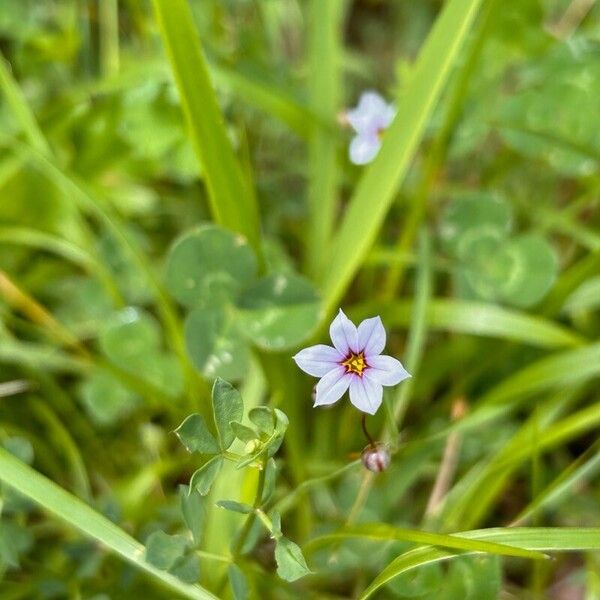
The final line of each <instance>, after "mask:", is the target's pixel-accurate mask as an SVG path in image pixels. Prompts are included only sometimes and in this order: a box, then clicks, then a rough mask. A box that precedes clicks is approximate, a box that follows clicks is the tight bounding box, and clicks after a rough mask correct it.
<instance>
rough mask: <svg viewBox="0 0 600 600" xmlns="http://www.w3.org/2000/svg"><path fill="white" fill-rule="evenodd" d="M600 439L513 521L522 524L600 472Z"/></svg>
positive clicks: (515, 523) (574, 491) (513, 523)
mask: <svg viewBox="0 0 600 600" xmlns="http://www.w3.org/2000/svg"><path fill="white" fill-rule="evenodd" d="M599 449H600V440H598V441H596V443H594V444H593V445H592V446H590V447H589V448H588V449H587V450H586V451H585V452H584V453H583V454H582V455H581V456H580V457H578V458H577V459H576V460H575V461H573V462H572V463H571V464H570V465H569V466H568V467H567V468H566V469H565V470H564V471H562V472H561V474H560V475H559V476H558V477H557V478H556V479H555V480H554V481H552V483H551V484H550V485H548V486H547V487H546V488H545V489H544V490H542V491H541V492H540V493H539V494H538V495H537V496H536V497H535V498H534V499H533V500H532V501H531V502H530V503H529V504H528V505H527V506H526V507H525V508H524V509H523V510H521V512H520V513H519V514H518V516H517V517H516V518H515V519H514V521H513V522H512V525H522V524H523V523H525V522H526V521H527V520H528V519H529V518H531V517H532V516H533V515H535V514H537V513H538V512H539V510H540V509H541V508H543V507H546V506H548V505H551V504H553V503H555V502H557V501H558V500H559V499H561V498H563V497H564V496H565V495H567V494H568V493H569V492H572V493H576V488H578V487H580V485H581V484H584V485H585V484H587V483H589V482H590V481H591V479H592V478H593V477H596V476H597V474H598V473H599V472H600V452H598V450H599Z"/></svg>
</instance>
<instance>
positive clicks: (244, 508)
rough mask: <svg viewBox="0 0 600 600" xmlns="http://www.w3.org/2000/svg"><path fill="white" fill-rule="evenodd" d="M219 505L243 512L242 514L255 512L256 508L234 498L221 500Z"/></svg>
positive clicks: (226, 508)
mask: <svg viewBox="0 0 600 600" xmlns="http://www.w3.org/2000/svg"><path fill="white" fill-rule="evenodd" d="M217 506H219V507H221V508H224V509H225V510H230V511H231V512H236V513H241V514H242V515H248V514H250V513H251V512H254V508H252V506H250V505H249V504H244V503H243V502H235V501H234V500H219V501H218V502H217Z"/></svg>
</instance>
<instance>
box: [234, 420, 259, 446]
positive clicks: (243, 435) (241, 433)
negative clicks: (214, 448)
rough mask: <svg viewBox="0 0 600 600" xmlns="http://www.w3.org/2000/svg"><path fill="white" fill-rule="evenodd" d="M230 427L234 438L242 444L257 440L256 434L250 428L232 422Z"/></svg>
mask: <svg viewBox="0 0 600 600" xmlns="http://www.w3.org/2000/svg"><path fill="white" fill-rule="evenodd" d="M230 425H231V429H232V430H233V433H234V434H235V437H236V438H237V439H238V440H241V441H242V442H251V441H252V440H255V439H257V438H258V432H257V431H255V430H254V429H252V428H251V427H246V425H242V423H238V422H237V421H232V422H231V423H230Z"/></svg>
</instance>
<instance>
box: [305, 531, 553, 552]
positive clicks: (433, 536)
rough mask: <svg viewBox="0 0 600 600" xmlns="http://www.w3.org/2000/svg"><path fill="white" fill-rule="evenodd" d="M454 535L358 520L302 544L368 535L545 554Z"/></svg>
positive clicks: (313, 547)
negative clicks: (356, 522) (358, 523)
mask: <svg viewBox="0 0 600 600" xmlns="http://www.w3.org/2000/svg"><path fill="white" fill-rule="evenodd" d="M459 535H461V534H457V535H445V534H441V533H431V532H429V531H419V530H417V529H402V528H400V527H393V526H392V525H388V524H387V523H361V524H360V525H351V526H347V527H344V528H343V529H340V530H339V531H336V532H335V533H330V534H326V535H323V536H321V537H318V538H315V539H313V540H310V541H309V542H308V543H307V544H305V545H304V551H305V552H314V551H315V550H318V549H319V548H322V547H323V546H327V545H329V544H332V543H335V542H340V541H344V540H349V539H368V540H380V541H388V542H390V541H396V542H412V543H415V544H428V545H433V546H443V547H444V548H452V549H455V550H465V551H471V552H487V553H489V554H499V555H503V556H519V557H521V558H533V559H544V558H546V556H545V555H544V554H542V553H540V552H534V551H531V550H523V549H522V548H513V547H511V546H508V545H503V544H497V543H493V542H486V541H483V542H482V541H478V540H466V539H464V538H462V537H459Z"/></svg>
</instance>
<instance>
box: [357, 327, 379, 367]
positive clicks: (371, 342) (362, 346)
mask: <svg viewBox="0 0 600 600" xmlns="http://www.w3.org/2000/svg"><path fill="white" fill-rule="evenodd" d="M358 348H359V350H360V351H361V352H364V353H365V357H366V358H368V357H369V356H371V355H374V354H381V352H382V351H383V349H384V348H385V329H384V328H383V323H382V322H381V317H373V318H372V319H365V320H364V321H363V322H362V323H361V324H360V325H359V326H358ZM367 362H368V361H367Z"/></svg>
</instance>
